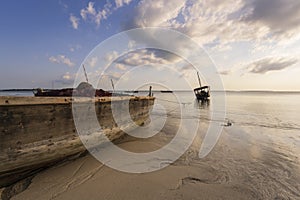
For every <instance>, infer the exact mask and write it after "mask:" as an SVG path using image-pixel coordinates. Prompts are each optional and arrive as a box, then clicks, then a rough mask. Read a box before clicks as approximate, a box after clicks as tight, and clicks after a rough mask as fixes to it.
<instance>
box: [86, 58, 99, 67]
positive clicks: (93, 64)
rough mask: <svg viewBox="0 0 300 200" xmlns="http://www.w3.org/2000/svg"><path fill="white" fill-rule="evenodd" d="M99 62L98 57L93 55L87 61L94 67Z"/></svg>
mask: <svg viewBox="0 0 300 200" xmlns="http://www.w3.org/2000/svg"><path fill="white" fill-rule="evenodd" d="M97 62H98V57H91V58H89V59H88V61H87V63H88V65H89V66H90V67H92V68H93V67H95V66H96V65H97Z"/></svg>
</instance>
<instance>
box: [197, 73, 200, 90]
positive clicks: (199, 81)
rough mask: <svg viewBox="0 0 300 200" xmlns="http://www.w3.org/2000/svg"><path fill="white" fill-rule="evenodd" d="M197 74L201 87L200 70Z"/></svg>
mask: <svg viewBox="0 0 300 200" xmlns="http://www.w3.org/2000/svg"><path fill="white" fill-rule="evenodd" d="M197 76H198V81H199V85H200V87H201V80H200V76H199V72H198V71H197Z"/></svg>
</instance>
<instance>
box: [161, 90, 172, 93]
mask: <svg viewBox="0 0 300 200" xmlns="http://www.w3.org/2000/svg"><path fill="white" fill-rule="evenodd" d="M160 92H161V93H173V91H172V90H161V91H160Z"/></svg>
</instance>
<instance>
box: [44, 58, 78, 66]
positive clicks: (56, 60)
mask: <svg viewBox="0 0 300 200" xmlns="http://www.w3.org/2000/svg"><path fill="white" fill-rule="evenodd" d="M49 61H50V62H52V63H57V64H65V65H68V66H69V67H73V66H74V65H75V63H74V62H72V61H71V59H69V58H67V57H66V56H65V55H57V56H51V57H49Z"/></svg>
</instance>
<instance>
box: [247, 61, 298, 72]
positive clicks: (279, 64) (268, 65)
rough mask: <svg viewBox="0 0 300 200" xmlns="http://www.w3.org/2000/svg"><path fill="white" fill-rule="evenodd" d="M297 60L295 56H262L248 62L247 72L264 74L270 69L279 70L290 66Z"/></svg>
mask: <svg viewBox="0 0 300 200" xmlns="http://www.w3.org/2000/svg"><path fill="white" fill-rule="evenodd" d="M298 61H299V60H298V59H295V58H275V57H268V58H263V59H260V60H257V61H254V62H253V63H251V64H249V65H248V67H247V72H249V73H255V74H265V73H267V72H270V71H280V70H283V69H286V68H288V67H291V66H292V65H294V64H296V63H297V62H298Z"/></svg>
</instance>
